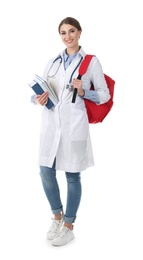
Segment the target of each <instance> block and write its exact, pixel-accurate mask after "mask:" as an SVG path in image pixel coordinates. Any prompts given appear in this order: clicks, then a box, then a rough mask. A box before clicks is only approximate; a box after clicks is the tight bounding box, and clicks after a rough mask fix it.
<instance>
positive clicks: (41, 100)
mask: <svg viewBox="0 0 143 260" xmlns="http://www.w3.org/2000/svg"><path fill="white" fill-rule="evenodd" d="M34 101H35V103H36V104H40V105H41V106H45V105H46V104H47V102H48V92H44V93H43V94H42V95H36V96H35V98H34Z"/></svg>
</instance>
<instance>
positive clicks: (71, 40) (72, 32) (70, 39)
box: [60, 24, 81, 49]
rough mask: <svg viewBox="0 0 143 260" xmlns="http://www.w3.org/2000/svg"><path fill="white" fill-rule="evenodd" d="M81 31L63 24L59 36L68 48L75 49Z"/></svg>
mask: <svg viewBox="0 0 143 260" xmlns="http://www.w3.org/2000/svg"><path fill="white" fill-rule="evenodd" d="M80 34H81V31H78V29H77V28H76V27H74V26H72V25H70V24H63V25H62V26H61V28H60V36H61V39H62V41H63V43H64V44H65V45H66V47H67V49H68V48H77V46H78V40H79V37H80Z"/></svg>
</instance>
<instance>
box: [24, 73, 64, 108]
mask: <svg viewBox="0 0 143 260" xmlns="http://www.w3.org/2000/svg"><path fill="white" fill-rule="evenodd" d="M28 85H29V86H30V87H31V88H32V89H33V91H34V92H35V93H36V94H37V95H38V96H37V97H36V98H37V102H39V101H40V102H41V103H40V102H39V103H40V104H44V102H46V101H47V103H45V106H46V107H47V108H48V109H51V108H52V107H54V106H55V105H56V104H57V103H58V101H59V100H58V98H57V96H56V94H55V92H54V91H53V89H52V87H51V85H50V84H49V82H47V81H46V80H45V79H43V78H42V77H40V76H38V75H37V74H35V77H34V79H33V81H32V82H31V83H29V84H28ZM38 99H39V101H38Z"/></svg>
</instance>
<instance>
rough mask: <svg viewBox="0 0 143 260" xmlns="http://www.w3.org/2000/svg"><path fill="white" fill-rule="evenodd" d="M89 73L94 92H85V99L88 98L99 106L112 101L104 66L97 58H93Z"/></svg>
mask: <svg viewBox="0 0 143 260" xmlns="http://www.w3.org/2000/svg"><path fill="white" fill-rule="evenodd" d="M87 73H89V77H90V81H91V83H92V84H93V86H94V90H85V95H84V97H83V98H87V99H89V100H91V101H93V102H95V103H96V104H98V105H100V104H103V103H106V102H108V100H109V99H110V92H109V88H108V86H107V83H106V80H105V77H104V73H103V70H102V66H101V64H100V62H99V60H98V58H97V57H93V58H92V61H91V63H90V65H89V67H88V71H87Z"/></svg>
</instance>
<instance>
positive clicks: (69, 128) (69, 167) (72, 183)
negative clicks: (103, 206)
mask: <svg viewBox="0 0 143 260" xmlns="http://www.w3.org/2000/svg"><path fill="white" fill-rule="evenodd" d="M58 31H59V35H60V37H61V40H62V41H63V43H64V45H65V46H66V48H65V49H64V50H63V51H62V52H61V53H60V54H59V55H57V56H56V57H54V58H53V59H51V60H50V61H49V62H48V64H47V66H46V68H45V71H44V74H43V77H44V79H46V80H48V81H49V82H50V85H51V86H52V88H53V90H54V91H55V93H56V95H57V97H58V99H59V102H58V104H57V105H56V106H55V107H54V108H51V109H47V107H46V106H45V105H46V104H47V102H48V93H47V92H45V93H43V94H42V95H35V96H34V98H33V102H35V103H36V104H40V105H42V106H44V108H43V112H42V122H41V134H40V147H39V167H40V176H41V180H42V184H43V188H44V191H45V194H46V197H47V199H48V202H49V205H50V208H51V211H52V214H53V220H52V224H51V226H50V228H49V231H48V233H47V238H48V239H50V240H52V245H53V246H62V245H65V244H67V243H69V242H70V241H71V240H72V239H73V238H74V232H73V223H74V222H75V220H76V217H77V211H78V208H79V205H80V201H81V191H82V189H81V172H82V171H84V170H85V169H87V168H88V167H91V166H93V165H94V159H93V153H92V146H91V141H90V133H89V123H88V117H87V113H86V108H85V104H84V98H86V99H89V100H92V101H93V102H95V103H97V104H99V105H100V104H102V103H105V102H107V101H108V100H109V99H110V94H109V90H108V87H107V84H106V81H105V79H104V74H103V71H102V67H101V64H100V62H99V60H98V58H97V57H94V58H93V59H92V61H91V63H90V65H89V67H88V70H87V72H86V73H85V74H84V76H83V77H82V79H81V80H79V79H77V76H78V68H79V66H80V63H81V61H82V60H83V59H84V57H85V55H86V53H85V52H84V50H83V49H82V47H81V46H80V45H79V39H80V36H81V33H82V28H81V26H80V23H79V22H78V21H77V20H76V19H74V18H72V17H67V18H65V19H64V20H62V21H61V23H60V24H59V27H58ZM91 82H93V84H94V88H95V89H94V90H93V91H91V90H90V85H91ZM75 88H77V96H76V101H75V103H72V102H71V101H72V97H73V92H74V89H75ZM57 170H60V171H64V172H65V178H66V181H67V198H66V199H67V200H66V201H67V202H66V205H64V206H63V204H62V201H61V197H60V189H59V185H58V181H57V178H56V172H57Z"/></svg>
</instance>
